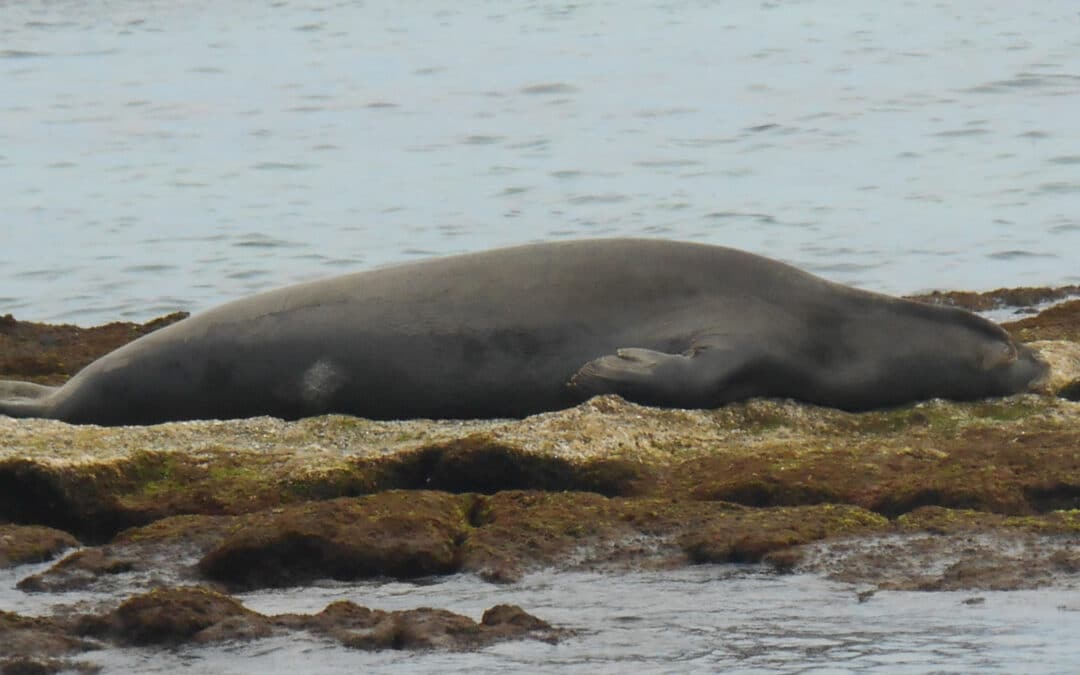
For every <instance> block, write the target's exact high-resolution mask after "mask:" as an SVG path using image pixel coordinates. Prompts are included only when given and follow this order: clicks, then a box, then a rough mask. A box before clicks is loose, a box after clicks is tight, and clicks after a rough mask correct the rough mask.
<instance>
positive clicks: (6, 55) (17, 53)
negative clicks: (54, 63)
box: [0, 49, 51, 59]
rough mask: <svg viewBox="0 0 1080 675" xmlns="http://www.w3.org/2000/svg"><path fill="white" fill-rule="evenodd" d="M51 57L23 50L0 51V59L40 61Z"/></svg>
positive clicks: (45, 53)
mask: <svg viewBox="0 0 1080 675" xmlns="http://www.w3.org/2000/svg"><path fill="white" fill-rule="evenodd" d="M46 56H51V54H49V53H47V52H31V51H27V50H25V49H0V59H40V58H44V57H46Z"/></svg>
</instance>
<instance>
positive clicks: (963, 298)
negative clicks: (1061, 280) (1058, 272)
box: [907, 285, 1080, 312]
mask: <svg viewBox="0 0 1080 675" xmlns="http://www.w3.org/2000/svg"><path fill="white" fill-rule="evenodd" d="M1074 295H1080V286H1075V285H1074V286H1061V287H1058V288H1047V287H1045V286H1042V287H1035V288H1031V287H1028V288H999V289H997V290H993V291H984V292H981V293H976V292H972V291H933V292H931V293H925V294H922V295H911V296H907V297H908V299H909V300H917V301H919V302H925V303H928V304H931V305H947V306H950V307H961V308H963V309H966V310H968V311H972V312H985V311H987V310H991V309H1000V308H1002V307H1016V308H1020V309H1031V308H1033V307H1035V306H1036V305H1040V304H1043V303H1046V302H1051V301H1054V300H1063V299H1065V298H1068V297H1071V296H1074Z"/></svg>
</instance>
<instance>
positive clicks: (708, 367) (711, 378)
mask: <svg viewBox="0 0 1080 675" xmlns="http://www.w3.org/2000/svg"><path fill="white" fill-rule="evenodd" d="M742 365H745V359H744V358H741V357H738V356H737V355H736V353H735V352H733V351H731V350H728V349H703V350H699V351H694V352H691V353H690V354H689V355H687V354H667V353H665V352H658V351H653V350H652V349H638V348H630V349H619V350H617V351H616V352H615V353H614V354H608V355H606V356H601V357H600V358H598V359H593V360H592V361H589V362H588V363H586V364H585V365H584V366H582V367H581V369H580V370H578V371H577V372H576V373H574V376H573V377H571V378H570V382H569V386H570V388H571V389H574V390H575V391H577V392H580V393H581V394H582V395H583V396H584V397H586V398H587V397H590V396H597V395H599V394H618V395H619V396H622V397H623V398H625V399H627V400H630V401H635V402H637V403H645V404H649V405H659V406H669V407H682V408H702V407H712V406H715V405H718V404H720V403H722V402H724V398H725V396H724V392H723V382H724V381H725V379H726V378H727V377H728V376H730V374H731V373H733V372H735V371H737V370H738V368H739V367H740V366H742Z"/></svg>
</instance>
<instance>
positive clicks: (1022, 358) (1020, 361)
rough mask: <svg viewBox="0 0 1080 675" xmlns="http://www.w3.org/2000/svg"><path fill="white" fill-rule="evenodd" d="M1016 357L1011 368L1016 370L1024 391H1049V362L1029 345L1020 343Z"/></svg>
mask: <svg viewBox="0 0 1080 675" xmlns="http://www.w3.org/2000/svg"><path fill="white" fill-rule="evenodd" d="M1017 351H1018V358H1017V361H1016V363H1015V364H1014V365H1013V368H1014V369H1015V370H1017V371H1018V372H1017V379H1019V380H1020V382H1021V383H1022V389H1023V390H1025V391H1034V392H1040V393H1049V392H1050V380H1051V377H1050V375H1051V371H1050V364H1049V363H1047V362H1046V361H1045V360H1043V359H1042V358H1040V356H1039V355H1038V353H1036V352H1035V350H1033V349H1031V348H1030V347H1027V346H1024V345H1020V346H1019V347H1018V348H1017Z"/></svg>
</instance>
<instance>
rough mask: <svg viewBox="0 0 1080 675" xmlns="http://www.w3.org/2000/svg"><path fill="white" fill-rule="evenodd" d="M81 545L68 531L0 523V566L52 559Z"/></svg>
mask: <svg viewBox="0 0 1080 675" xmlns="http://www.w3.org/2000/svg"><path fill="white" fill-rule="evenodd" d="M78 545H79V541H78V540H77V539H75V537H73V536H71V535H70V534H68V533H67V532H64V531H62V530H57V529H53V528H51V527H38V526H33V525H29V526H26V525H0V568H4V567H13V566H15V565H24V564H26V563H34V562H44V561H46V560H51V559H53V558H54V557H56V556H57V555H58V554H59V553H62V552H63V551H65V550H67V549H69V548H74V547H76V546H78Z"/></svg>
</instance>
